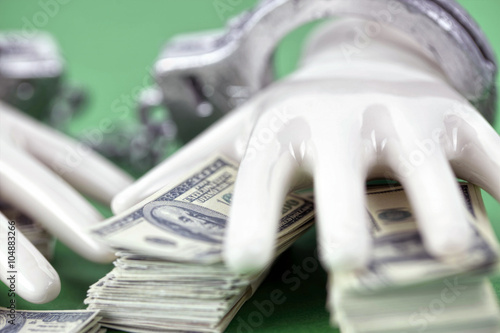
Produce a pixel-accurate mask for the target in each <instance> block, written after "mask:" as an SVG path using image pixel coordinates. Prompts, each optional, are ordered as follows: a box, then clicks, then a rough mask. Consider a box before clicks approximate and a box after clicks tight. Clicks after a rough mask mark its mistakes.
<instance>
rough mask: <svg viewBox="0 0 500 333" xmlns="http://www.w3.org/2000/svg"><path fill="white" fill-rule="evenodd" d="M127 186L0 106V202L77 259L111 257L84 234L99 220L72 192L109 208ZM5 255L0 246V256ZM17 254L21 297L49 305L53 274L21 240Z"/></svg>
mask: <svg viewBox="0 0 500 333" xmlns="http://www.w3.org/2000/svg"><path fill="white" fill-rule="evenodd" d="M75 157H78V158H75ZM131 182H132V179H131V178H130V177H129V176H127V175H126V174H125V173H123V171H121V170H120V169H118V168H117V167H115V166H114V165H112V164H111V163H109V162H107V161H106V160H105V159H103V158H102V157H100V156H99V155H97V154H95V153H93V152H91V151H89V150H88V149H86V150H85V148H84V147H83V146H82V145H81V144H80V143H78V142H76V141H74V140H72V139H69V138H67V137H65V136H64V135H62V134H60V133H58V132H56V131H55V130H53V129H50V128H48V127H46V126H45V125H42V124H40V123H37V122H36V121H35V120H33V119H31V118H29V117H27V116H25V115H23V114H21V113H20V112H18V111H16V110H14V109H12V108H11V107H10V106H8V105H6V104H3V103H0V198H1V199H2V200H4V201H6V202H8V203H10V204H11V205H12V206H14V207H16V208H17V209H19V210H21V211H23V212H24V213H25V214H26V215H28V216H29V217H31V218H32V219H34V220H36V221H38V222H40V223H41V224H42V225H43V226H44V227H45V228H46V229H47V230H48V231H49V232H51V233H52V234H53V235H55V236H56V237H57V238H58V239H59V240H61V241H62V242H63V243H65V244H66V245H68V246H69V247H70V248H71V249H73V250H74V251H75V252H77V253H78V254H80V255H81V256H83V257H85V258H87V259H89V260H92V261H96V262H110V261H111V260H113V258H114V256H113V254H112V252H111V251H110V249H109V248H108V247H106V246H104V245H102V244H101V243H99V242H97V241H95V240H94V239H92V237H91V236H90V234H89V233H88V232H87V229H88V228H89V227H90V226H91V225H93V224H95V223H98V222H99V221H101V220H102V219H103V217H102V216H101V215H100V214H99V212H98V211H97V210H96V209H95V208H94V207H93V206H92V205H91V204H90V203H89V202H87V200H85V198H83V197H82V196H81V195H80V194H79V193H78V192H77V191H76V190H75V188H77V189H78V190H80V191H82V192H84V193H86V194H88V195H90V196H92V197H95V198H96V199H97V200H100V201H102V202H104V203H109V202H110V201H111V198H112V197H113V196H114V195H115V194H116V193H118V192H119V191H120V190H122V189H124V188H125V187H126V186H127V185H129V184H130V183H131ZM72 186H74V187H75V188H73V187H72ZM2 223H3V222H2ZM1 232H2V234H1V236H2V237H3V236H4V230H3V229H2V230H1ZM6 251H7V248H6V246H4V243H3V242H2V247H1V248H0V257H3V256H5V255H6ZM19 251H20V253H21V256H20V257H19V259H18V265H19V269H18V272H19V276H20V278H19V280H18V289H19V294H20V295H21V296H23V295H25V296H26V297H25V296H23V297H25V298H26V299H27V300H28V301H31V302H36V303H43V302H47V301H50V300H51V299H53V298H54V297H55V296H56V295H57V294H58V293H59V277H58V276H57V273H56V272H55V271H54V270H53V268H52V267H51V266H50V264H48V262H47V261H46V260H45V259H43V258H41V255H40V254H39V253H38V252H37V250H36V249H35V248H34V247H33V246H32V245H31V244H29V242H28V241H27V240H26V239H25V238H23V237H22V236H20V237H19ZM42 259H43V260H42ZM4 264H5V261H2V263H1V264H0V265H4ZM2 270H3V268H2ZM2 272H4V271H2ZM2 281H3V280H2Z"/></svg>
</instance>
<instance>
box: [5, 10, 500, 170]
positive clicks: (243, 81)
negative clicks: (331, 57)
mask: <svg viewBox="0 0 500 333" xmlns="http://www.w3.org/2000/svg"><path fill="white" fill-rule="evenodd" d="M396 9H397V11H396ZM342 15H354V16H360V17H363V18H367V19H371V20H374V21H377V22H379V23H382V24H389V25H392V26H394V27H397V28H399V29H400V30H402V31H404V32H406V33H408V34H409V35H411V36H412V37H413V38H414V39H415V40H416V41H417V42H419V43H420V44H421V45H422V46H423V48H424V49H425V50H426V51H427V52H428V53H429V55H430V56H432V57H433V58H434V59H435V61H436V62H437V63H438V65H439V66H440V67H441V69H442V70H443V72H444V73H445V74H446V75H447V78H448V80H449V81H450V83H451V84H452V86H453V87H454V88H455V89H457V91H458V92H460V93H461V94H462V95H463V96H464V97H465V98H467V100H469V101H470V102H471V103H472V104H473V105H474V106H475V107H476V108H477V109H478V110H479V111H480V112H481V114H482V115H483V116H484V117H485V118H486V119H487V120H488V121H489V122H490V123H492V122H493V120H494V117H495V111H496V86H495V80H496V75H497V64H496V60H495V56H494V52H493V50H492V47H491V45H490V44H489V42H488V40H487V38H486V36H485V35H484V33H483V32H482V30H481V29H480V28H479V26H478V25H477V24H476V22H475V21H474V19H473V18H472V17H471V16H470V15H469V14H468V13H467V12H466V11H465V9H463V8H462V7H461V6H460V5H459V4H458V3H457V2H455V1H454V0H336V1H331V0H330V1H329V0H262V1H261V2H260V3H259V4H258V5H257V6H256V7H255V8H254V9H252V10H250V11H246V12H243V13H242V14H240V15H238V16H237V17H235V18H233V19H231V20H229V22H228V25H227V27H226V28H225V29H224V30H222V31H219V32H213V31H212V32H207V33H201V34H200V33H197V34H187V35H180V36H178V37H177V38H174V39H172V40H171V41H169V42H168V43H167V44H166V46H165V47H164V48H163V50H162V52H161V53H160V56H159V58H158V60H157V61H156V63H155V65H154V79H155V81H156V85H155V86H153V87H150V88H147V89H146V90H145V91H143V92H142V93H141V94H140V96H139V98H138V99H139V100H138V112H139V119H140V121H141V124H140V126H136V127H134V128H133V129H131V130H123V131H122V132H123V133H115V134H114V136H116V137H115V138H113V137H111V138H110V140H104V141H103V142H102V143H101V144H99V145H96V146H95V147H93V148H95V149H96V150H98V151H99V152H100V153H102V154H104V155H105V156H107V157H108V158H111V159H114V160H115V162H116V161H118V162H120V161H123V160H128V162H130V161H131V160H134V161H135V162H137V163H128V164H129V167H131V168H132V169H139V168H140V169H141V170H138V172H144V171H146V170H147V169H149V168H150V167H152V166H153V165H154V164H156V163H158V162H160V161H161V159H162V158H163V157H164V156H163V155H164V153H162V151H164V150H165V147H166V146H167V145H168V144H170V143H171V142H172V141H173V138H174V136H177V137H178V138H180V139H181V140H182V141H184V142H187V141H189V140H190V139H192V138H193V137H194V136H196V135H197V134H198V133H200V132H201V131H202V130H204V129H205V128H207V127H208V126H209V125H210V124H212V123H214V122H215V121H216V120H218V119H220V118H221V117H222V116H224V115H225V114H227V113H228V112H229V111H231V110H233V109H234V108H235V107H237V106H238V105H241V104H242V103H244V102H245V101H247V100H248V99H250V98H251V97H252V96H253V95H255V94H256V93H257V92H259V91H260V90H262V89H263V88H264V87H266V86H267V85H269V84H270V83H271V82H273V71H272V55H273V52H274V50H275V48H276V47H277V45H278V43H279V41H280V40H281V39H282V38H283V37H284V36H285V35H286V34H287V33H289V32H291V31H292V30H294V29H295V28H297V27H299V26H301V25H303V24H305V23H307V22H311V21H315V20H319V19H323V18H330V17H334V16H342ZM8 36H9V35H8V34H6V35H4V36H1V37H0V99H2V100H5V101H7V102H8V103H10V104H12V105H13V106H16V107H18V108H19V109H21V110H23V111H25V112H27V113H30V114H32V115H35V116H36V117H37V118H43V117H46V118H48V121H47V122H49V124H51V125H53V126H55V127H59V128H61V127H62V126H61V123H63V124H64V123H65V121H61V119H68V118H69V117H71V115H72V114H73V113H75V111H76V110H78V109H79V107H80V106H81V104H82V101H83V100H84V98H83V94H82V93H81V91H79V90H75V89H64V87H65V86H64V85H62V84H61V77H62V74H63V69H64V64H63V61H62V59H61V57H60V56H59V54H58V51H57V47H56V45H55V43H54V41H53V40H52V39H51V38H50V36H48V35H46V34H38V35H35V36H34V37H31V38H29V39H22V40H19V39H12V38H8ZM61 87H62V88H61ZM65 91H66V93H65ZM55 96H59V97H61V96H62V97H63V98H58V99H56V98H55ZM54 100H56V102H54ZM57 101H58V102H57ZM50 105H52V107H51V108H50V107H49V106H50ZM157 107H159V108H162V109H164V110H168V113H169V115H170V118H168V117H167V118H166V120H165V117H162V118H163V120H161V121H160V122H158V120H156V119H155V117H153V116H152V110H153V109H154V108H157ZM48 109H49V110H50V111H45V114H37V113H36V112H37V111H36V110H48ZM172 121H173V122H172ZM111 136H113V135H111ZM123 136H126V137H127V138H125V139H126V140H123ZM142 139H144V140H142ZM139 141H140V142H142V141H147V142H145V144H142V145H137V144H135V143H134V142H139ZM124 142H125V144H124ZM124 145H125V146H124ZM127 145H129V146H130V147H128V146H127ZM132 154H133V155H136V156H138V157H133V156H129V155H132ZM144 168H146V169H144Z"/></svg>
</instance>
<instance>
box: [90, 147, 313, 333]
mask: <svg viewBox="0 0 500 333" xmlns="http://www.w3.org/2000/svg"><path fill="white" fill-rule="evenodd" d="M236 171H237V165H236V164H235V163H234V162H232V161H231V160H229V159H228V158H226V157H224V156H217V157H214V158H211V159H209V160H208V161H206V162H205V163H203V164H202V165H201V166H199V167H197V168H195V169H194V170H193V171H191V172H189V174H188V175H187V176H186V177H184V179H183V180H182V181H179V182H177V183H176V184H173V185H174V186H167V187H165V188H164V189H162V190H160V191H158V192H157V193H156V194H154V195H152V196H151V197H150V198H148V199H146V200H145V201H143V202H142V203H140V204H138V205H137V206H135V207H133V208H131V209H130V210H128V211H127V212H125V213H123V214H121V215H119V216H116V217H114V218H111V219H110V220H108V221H106V222H104V223H103V224H100V225H98V226H96V227H94V228H93V229H92V230H91V232H92V233H93V234H94V235H96V236H97V237H98V238H100V239H102V240H104V241H105V242H106V243H107V244H110V245H111V246H113V247H114V248H115V249H117V250H118V252H117V256H118V259H117V260H116V262H115V268H114V269H113V270H112V271H111V272H110V273H109V274H107V275H106V276H105V277H104V278H102V279H101V280H99V281H98V282H97V283H96V284H94V285H93V286H91V287H90V289H89V291H88V295H87V296H88V297H87V299H86V300H85V303H86V304H88V305H89V306H88V309H99V310H101V312H100V314H101V315H102V316H103V319H102V321H101V323H102V324H103V325H105V326H108V327H111V328H115V329H122V330H125V331H129V332H146V331H148V332H151V331H161V332H168V331H175V332H179V331H181V332H222V331H223V330H224V329H225V328H226V327H227V325H228V324H229V322H230V321H231V319H232V318H233V317H234V316H235V315H236V313H237V311H238V310H239V308H240V307H241V306H242V305H243V303H244V302H245V301H246V300H247V299H248V298H249V297H250V296H251V295H252V294H253V292H254V291H255V289H256V288H257V287H258V285H259V284H260V282H261V281H262V280H263V278H264V277H265V275H266V271H267V270H264V271H262V272H259V273H257V274H253V275H250V274H247V275H245V274H236V273H233V272H231V271H230V270H229V269H228V268H226V267H225V266H224V265H223V263H222V262H221V261H222V256H221V254H222V239H223V236H224V231H225V228H226V221H227V216H228V214H229V205H230V203H231V196H232V191H233V186H234V181H235V177H236ZM313 210H314V207H313V203H312V201H311V200H309V199H307V198H305V197H302V196H298V195H293V194H291V195H289V196H288V197H287V198H286V200H285V204H284V207H283V210H282V217H281V220H280V224H279V232H278V239H277V242H276V255H279V254H280V253H281V252H283V251H284V250H285V249H286V248H288V247H289V246H290V245H291V244H292V243H293V241H295V240H296V239H297V238H298V237H299V236H300V235H301V234H302V233H303V232H304V231H306V230H307V228H309V227H310V226H311V224H312V218H313Z"/></svg>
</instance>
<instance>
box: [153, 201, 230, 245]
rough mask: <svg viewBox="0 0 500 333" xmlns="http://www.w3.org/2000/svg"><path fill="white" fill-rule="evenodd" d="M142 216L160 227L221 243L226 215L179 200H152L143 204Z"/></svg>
mask: <svg viewBox="0 0 500 333" xmlns="http://www.w3.org/2000/svg"><path fill="white" fill-rule="evenodd" d="M143 214H144V218H145V219H146V220H147V221H148V222H149V223H151V224H153V225H155V226H157V227H158V228H160V229H164V230H167V231H169V232H173V233H175V234H177V235H179V236H182V237H186V238H190V239H194V240H201V241H205V242H209V243H221V242H222V238H223V236H224V229H225V227H226V220H227V216H226V215H223V214H221V213H218V212H216V211H214V210H211V209H208V208H204V207H201V206H197V205H194V204H192V203H189V202H180V201H153V202H150V203H148V204H147V205H146V206H144V209H143Z"/></svg>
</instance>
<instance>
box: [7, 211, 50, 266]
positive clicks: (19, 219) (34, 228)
mask: <svg viewBox="0 0 500 333" xmlns="http://www.w3.org/2000/svg"><path fill="white" fill-rule="evenodd" d="M0 212H2V214H4V215H5V217H6V218H7V219H9V220H13V221H16V228H17V230H18V231H19V232H21V233H22V234H23V235H24V236H26V238H27V239H28V240H29V241H30V242H31V244H33V245H34V246H35V247H36V248H37V250H38V251H40V253H42V255H43V256H44V257H45V258H47V259H52V257H53V256H54V244H55V239H54V237H52V235H51V234H49V233H48V232H47V231H46V230H45V229H44V228H43V226H42V225H41V224H40V223H38V222H36V221H34V220H33V219H31V218H30V217H28V216H27V215H25V214H23V213H21V212H20V211H19V210H17V209H16V208H15V207H13V206H11V205H10V204H8V203H6V202H4V201H0Z"/></svg>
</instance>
